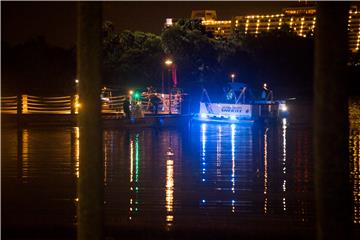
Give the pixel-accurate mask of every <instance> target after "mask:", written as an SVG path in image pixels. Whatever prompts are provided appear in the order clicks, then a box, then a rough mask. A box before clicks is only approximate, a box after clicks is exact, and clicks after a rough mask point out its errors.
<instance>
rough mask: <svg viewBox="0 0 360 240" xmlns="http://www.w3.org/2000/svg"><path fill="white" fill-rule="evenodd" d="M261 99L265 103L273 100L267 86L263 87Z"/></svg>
mask: <svg viewBox="0 0 360 240" xmlns="http://www.w3.org/2000/svg"><path fill="white" fill-rule="evenodd" d="M261 99H263V100H265V101H272V100H273V93H272V91H271V90H270V88H269V86H268V85H267V84H266V83H264V85H263V91H262V93H261Z"/></svg>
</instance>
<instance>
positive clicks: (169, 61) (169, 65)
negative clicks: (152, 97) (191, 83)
mask: <svg viewBox="0 0 360 240" xmlns="http://www.w3.org/2000/svg"><path fill="white" fill-rule="evenodd" d="M172 64H173V61H172V60H171V59H170V58H168V59H166V60H165V66H166V67H167V72H170V67H171V66H172ZM163 81H164V79H163ZM163 88H164V82H163ZM169 114H171V83H169Z"/></svg>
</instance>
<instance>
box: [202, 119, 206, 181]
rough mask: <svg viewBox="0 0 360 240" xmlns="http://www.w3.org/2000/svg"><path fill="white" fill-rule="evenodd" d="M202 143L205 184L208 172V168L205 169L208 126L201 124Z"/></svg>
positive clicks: (203, 179)
mask: <svg viewBox="0 0 360 240" xmlns="http://www.w3.org/2000/svg"><path fill="white" fill-rule="evenodd" d="M201 132H202V134H201V142H202V154H201V161H202V165H203V167H202V174H203V178H202V181H203V182H205V171H206V168H205V165H206V163H205V159H206V124H205V123H203V124H201Z"/></svg>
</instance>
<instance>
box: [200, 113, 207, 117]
mask: <svg viewBox="0 0 360 240" xmlns="http://www.w3.org/2000/svg"><path fill="white" fill-rule="evenodd" d="M200 117H201V118H207V117H208V116H207V114H206V113H202V114H200Z"/></svg>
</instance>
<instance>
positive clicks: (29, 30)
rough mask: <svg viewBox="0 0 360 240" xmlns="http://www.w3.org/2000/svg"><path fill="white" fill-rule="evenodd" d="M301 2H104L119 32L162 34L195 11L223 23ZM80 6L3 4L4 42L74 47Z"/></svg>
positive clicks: (108, 15) (72, 4) (106, 17)
mask: <svg viewBox="0 0 360 240" xmlns="http://www.w3.org/2000/svg"><path fill="white" fill-rule="evenodd" d="M294 5H295V6H297V5H298V3H297V2H284V1H280V2H205V1H198V2H175V1H168V2H164V1H162V2H104V5H103V6H104V7H103V11H104V20H110V21H112V22H113V23H114V24H115V27H116V29H117V30H122V29H129V30H139V31H145V32H153V33H156V34H159V33H160V31H161V28H162V25H163V23H164V21H165V18H167V17H174V18H182V17H185V18H186V17H190V14H191V10H195V9H209V10H216V11H217V15H218V18H219V19H229V18H231V16H236V15H243V14H262V13H264V14H267V13H279V12H280V11H281V9H282V8H283V7H289V6H294ZM76 11H77V10H76V2H1V35H2V41H4V40H5V41H7V42H9V43H11V44H16V43H20V42H24V41H26V40H27V39H29V38H31V37H35V36H39V35H42V36H45V38H46V39H47V41H48V42H49V43H50V44H53V45H56V46H62V47H71V46H73V45H74V44H75V40H76Z"/></svg>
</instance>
